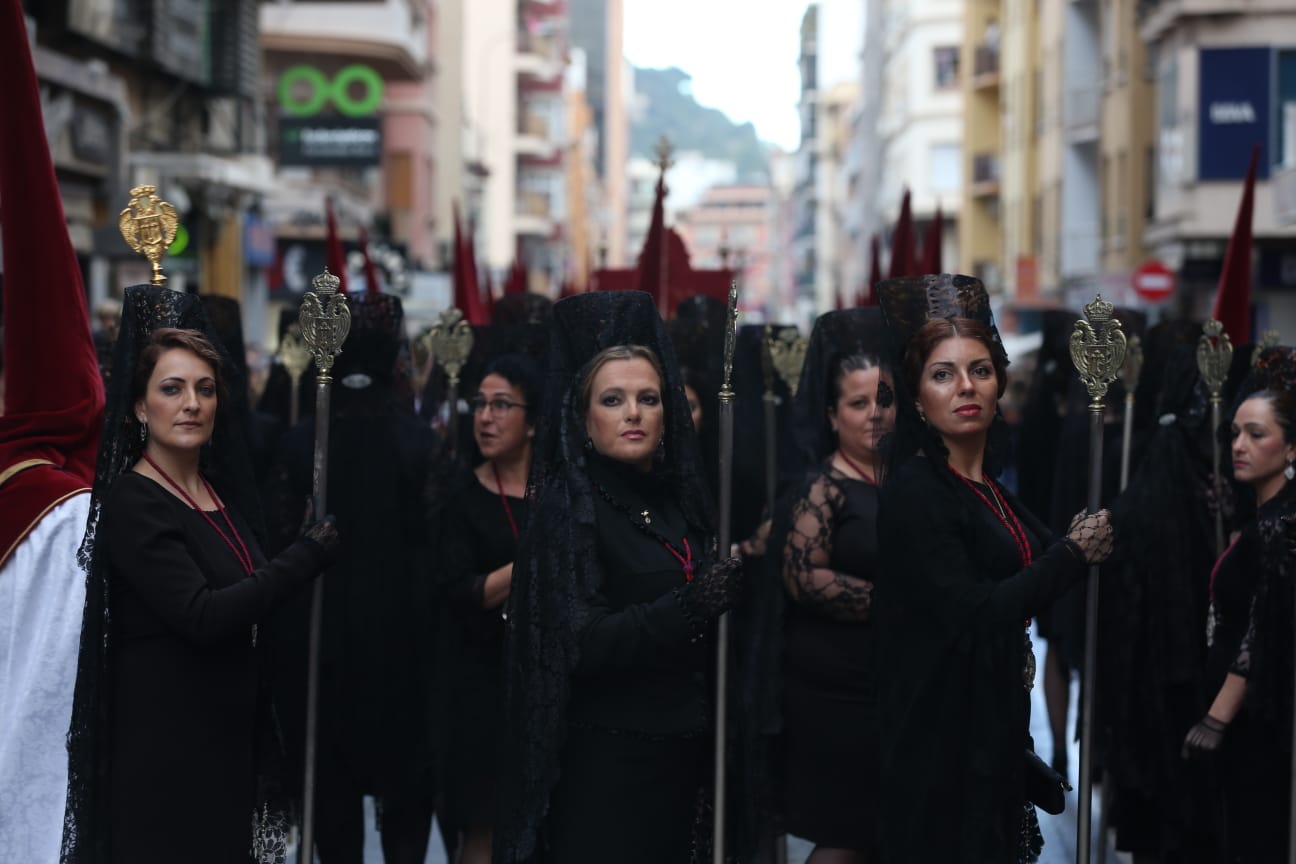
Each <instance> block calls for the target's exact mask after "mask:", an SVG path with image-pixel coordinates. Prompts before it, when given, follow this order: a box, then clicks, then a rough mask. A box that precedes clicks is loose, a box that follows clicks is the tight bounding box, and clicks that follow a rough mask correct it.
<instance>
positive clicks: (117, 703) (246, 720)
mask: <svg viewBox="0 0 1296 864" xmlns="http://www.w3.org/2000/svg"><path fill="white" fill-rule="evenodd" d="M175 325H179V327H184V328H188V329H176V326H175ZM192 328H202V329H206V328H207V322H206V318H205V316H204V315H203V314H202V311H201V308H200V306H199V305H198V298H197V297H195V296H191V295H180V294H176V293H174V292H171V291H166V290H163V289H157V288H150V287H137V288H131V289H128V290H127V293H126V303H125V312H124V315H123V321H122V331H121V336H120V337H119V339H118V341H117V347H116V354H115V357H114V368H116V369H117V370H118V373H119V374H118V375H116V376H114V378H113V385H112V390H111V392H110V394H109V399H108V403H107V414H106V417H105V421H104V431H103V440H102V443H101V446H100V451H99V463H98V469H97V473H96V479H95V487H94V498H93V500H92V504H91V515H90V524H89V526H88V529H87V533H86V540H85V543H84V545H83V547H82V550H81V558H82V563H83V565H85V566H87V568H88V572H89V578H88V581H87V589H86V612H85V618H84V622H83V624H82V635H81V655H80V660H79V664H78V672H77V684H76V696H75V701H74V705H73V717H72V727H71V731H70V732H69V742H68V750H69V783H68V808H67V816H66V824H65V829H64V840H63V852H62V860H63V861H65V862H77V864H81V862H94V864H102V862H121V864H147V862H153V861H156V862H164V861H165V862H170V861H175V860H177V859H182V860H185V861H193V862H211V864H228V862H231V861H249V860H256V861H258V862H267V861H282V860H283V854H284V845H283V844H284V841H285V839H286V838H285V836H284V834H283V830H282V829H283V828H284V823H283V821H282V816H279V817H277V818H274V817H275V813H274V812H273V811H272V810H271V806H272V803H273V802H272V800H271V799H272V798H273V794H272V793H273V791H274V787H275V784H276V781H277V777H276V776H275V774H276V771H275V767H276V765H277V762H278V758H277V757H278V752H277V751H278V743H277V740H276V739H275V737H274V733H273V720H272V718H271V713H270V712H271V709H270V705H269V694H268V692H267V690H266V687H265V676H264V672H263V660H262V648H263V644H262V643H263V642H264V640H263V639H258V623H259V622H262V621H263V620H264V618H265V616H266V615H267V613H268V612H269V611H270V610H271V609H273V608H274V607H276V606H277V605H279V604H280V603H282V602H283V601H284V600H285V599H286V598H287V597H289V596H290V595H292V594H293V593H295V592H297V591H299V590H301V589H302V588H304V587H305V586H306V585H307V584H308V583H309V581H310V580H311V579H312V578H313V577H314V576H316V575H317V574H318V573H319V572H320V571H321V570H323V569H324V567H326V566H327V565H328V564H329V563H330V562H331V561H332V560H333V558H334V557H335V555H336V551H337V548H338V541H337V533H336V529H334V528H333V526H332V522H331V520H327V519H326V520H324V521H322V522H318V523H315V524H314V525H313V526H311V527H309V528H308V529H307V530H306V534H305V536H304V537H302V538H301V539H299V540H297V541H296V542H295V543H293V544H292V545H290V546H289V547H288V548H287V549H285V550H284V551H283V552H282V553H281V554H280V555H278V556H277V557H275V558H274V559H273V560H271V561H267V560H266V558H265V556H263V555H262V553H261V544H260V542H259V538H258V536H257V533H256V532H255V531H254V530H253V526H254V525H255V524H256V522H257V520H258V516H259V506H258V504H257V501H256V497H255V493H254V491H253V487H252V483H251V471H250V465H249V464H248V461H247V458H246V450H245V449H244V444H243V441H242V440H241V437H240V435H239V434H238V431H237V429H236V427H235V426H233V424H232V420H231V418H230V417H228V416H227V414H226V412H227V410H228V406H226V405H225V403H226V401H227V396H226V393H225V390H224V384H223V379H224V378H225V377H226V376H227V375H228V370H229V369H230V368H231V364H230V360H229V358H228V357H226V356H224V355H222V354H221V353H220V351H219V349H217V348H216V347H215V346H214V344H213V343H214V340H213V339H212V338H211V337H210V336H209V335H205V334H204V333H203V332H201V330H200V329H192ZM127 370H130V373H129V374H128V373H127ZM209 444H210V445H211V446H210V447H208V445H209ZM254 810H255V813H256V816H257V817H259V818H257V819H256V828H255V829H254Z"/></svg>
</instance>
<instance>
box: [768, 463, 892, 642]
mask: <svg viewBox="0 0 1296 864" xmlns="http://www.w3.org/2000/svg"><path fill="white" fill-rule="evenodd" d="M844 501H845V494H844V493H843V492H842V489H841V487H840V486H839V485H837V483H835V482H834V481H833V480H832V478H831V477H829V476H828V475H827V474H823V473H821V474H819V475H818V476H816V477H815V479H814V480H813V482H811V484H810V486H809V488H808V489H807V490H806V494H805V495H804V496H802V497H801V498H800V499H799V500H798V501H797V502H796V503H795V504H794V505H793V506H792V519H791V525H790V527H789V529H788V534H787V543H786V544H785V545H784V549H783V584H784V585H785V586H786V588H787V591H788V594H789V595H791V597H792V599H793V600H795V601H796V602H797V603H800V604H802V605H803V606H807V607H809V608H811V609H814V610H815V611H816V612H819V613H820V614H822V615H825V616H827V617H829V618H833V619H835V620H838V621H867V620H868V617H869V612H870V610H871V609H872V606H873V583H872V582H870V581H868V580H867V579H860V578H858V577H856V576H850V575H847V574H845V573H840V572H838V571H836V570H833V569H832V568H831V567H830V566H829V561H830V560H831V558H832V542H833V541H832V535H833V524H834V522H835V520H836V515H837V513H838V512H839V511H840V509H841V507H842V505H843V503H844Z"/></svg>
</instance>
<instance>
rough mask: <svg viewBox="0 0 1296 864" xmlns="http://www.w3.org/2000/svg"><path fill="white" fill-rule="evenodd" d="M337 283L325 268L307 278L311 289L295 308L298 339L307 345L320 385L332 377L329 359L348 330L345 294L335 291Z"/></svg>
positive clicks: (349, 325)
mask: <svg viewBox="0 0 1296 864" xmlns="http://www.w3.org/2000/svg"><path fill="white" fill-rule="evenodd" d="M338 284H339V282H338V278H337V277H336V276H334V275H332V274H331V273H329V272H328V268H327V267H325V268H324V272H323V273H321V274H319V275H318V276H316V277H315V278H314V279H312V280H311V286H312V287H313V288H314V289H315V290H314V291H307V292H306V296H304V297H302V303H301V308H300V309H299V310H298V311H297V321H298V323H300V324H301V334H302V339H304V340H306V344H307V345H309V346H310V350H311V356H312V357H314V358H315V368H316V369H317V370H318V371H319V377H318V379H317V380H318V381H319V382H320V383H322V384H326V383H328V382H330V381H332V380H333V376H332V372H333V361H334V359H336V358H337V355H339V354H341V353H342V343H343V342H345V341H346V337H347V334H348V333H350V332H351V309H350V307H348V306H347V301H346V295H344V294H339V293H338V290H337V287H338Z"/></svg>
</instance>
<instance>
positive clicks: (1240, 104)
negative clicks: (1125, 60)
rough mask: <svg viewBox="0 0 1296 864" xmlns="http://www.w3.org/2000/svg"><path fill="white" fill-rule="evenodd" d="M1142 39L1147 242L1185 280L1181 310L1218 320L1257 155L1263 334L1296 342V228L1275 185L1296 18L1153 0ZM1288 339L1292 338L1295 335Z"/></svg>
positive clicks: (1258, 9) (1294, 64)
mask: <svg viewBox="0 0 1296 864" xmlns="http://www.w3.org/2000/svg"><path fill="white" fill-rule="evenodd" d="M1138 11H1139V32H1140V35H1141V36H1142V38H1143V40H1144V41H1145V42H1147V44H1148V46H1149V50H1150V51H1151V52H1152V56H1153V57H1155V77H1156V106H1155V111H1154V115H1155V118H1156V129H1155V151H1154V152H1155V183H1154V184H1152V185H1153V187H1154V190H1155V191H1154V201H1153V206H1152V208H1151V209H1152V214H1151V219H1150V221H1149V223H1148V227H1147V231H1146V237H1145V242H1146V245H1147V247H1148V249H1149V251H1150V252H1151V253H1152V254H1153V255H1155V256H1156V257H1157V258H1158V259H1160V260H1161V261H1163V262H1164V263H1165V264H1166V265H1168V266H1169V267H1170V268H1171V269H1172V270H1174V271H1175V272H1176V273H1177V275H1178V283H1179V284H1178V289H1177V292H1176V297H1175V298H1174V300H1172V301H1171V302H1172V303H1173V304H1174V305H1176V306H1177V307H1178V308H1179V309H1181V310H1183V311H1184V312H1185V313H1187V314H1192V315H1195V316H1204V315H1207V314H1209V311H1210V306H1211V301H1212V299H1213V297H1214V293H1215V287H1216V285H1217V282H1218V278H1219V272H1220V269H1221V267H1222V262H1223V257H1224V251H1225V249H1226V246H1227V242H1228V238H1229V236H1230V234H1231V232H1232V228H1233V220H1234V217H1235V214H1236V212H1237V207H1238V201H1239V199H1240V197H1241V191H1242V180H1243V178H1244V176H1245V174H1246V171H1247V164H1248V160H1249V158H1250V155H1251V150H1252V147H1254V146H1257V145H1258V146H1259V148H1260V149H1259V163H1258V169H1257V182H1256V190H1255V211H1254V218H1253V223H1252V231H1253V235H1254V238H1255V240H1254V249H1255V252H1254V257H1253V265H1252V266H1253V270H1252V297H1253V300H1254V302H1255V322H1254V323H1255V329H1256V332H1260V331H1263V330H1265V329H1269V328H1276V329H1278V330H1279V331H1280V333H1282V335H1283V336H1288V334H1290V333H1293V332H1296V297H1293V296H1292V294H1291V291H1290V287H1291V286H1292V285H1293V284H1296V227H1293V226H1292V225H1290V224H1286V225H1285V224H1282V223H1281V221H1280V219H1279V207H1278V204H1277V202H1276V201H1275V197H1274V193H1275V188H1274V184H1273V183H1272V182H1271V177H1272V175H1273V173H1274V168H1275V166H1278V165H1281V164H1282V162H1283V161H1284V150H1285V149H1286V148H1288V147H1289V146H1290V145H1289V142H1288V141H1287V140H1286V135H1287V134H1288V128H1287V125H1286V123H1285V122H1284V115H1285V114H1286V112H1287V111H1288V110H1290V109H1288V108H1287V107H1286V106H1288V105H1291V104H1293V103H1296V8H1293V7H1292V5H1291V4H1290V3H1287V2H1282V0H1256V2H1251V3H1248V4H1246V7H1245V9H1243V8H1239V7H1238V6H1237V5H1236V4H1233V3H1227V2H1205V0H1202V2H1196V3H1193V4H1191V5H1185V4H1181V3H1169V2H1155V0H1144V2H1142V3H1140V4H1139V10H1138ZM1289 338H1290V337H1289Z"/></svg>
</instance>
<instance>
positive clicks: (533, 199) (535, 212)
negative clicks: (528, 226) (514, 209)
mask: <svg viewBox="0 0 1296 864" xmlns="http://www.w3.org/2000/svg"><path fill="white" fill-rule="evenodd" d="M518 204H519V206H518V212H519V213H521V214H522V215H524V216H536V217H538V218H541V219H548V218H549V217H550V215H551V214H552V213H553V206H552V205H551V203H550V201H549V196H548V195H546V194H545V193H543V192H523V193H522V194H521V195H520V196H519V198H518Z"/></svg>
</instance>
